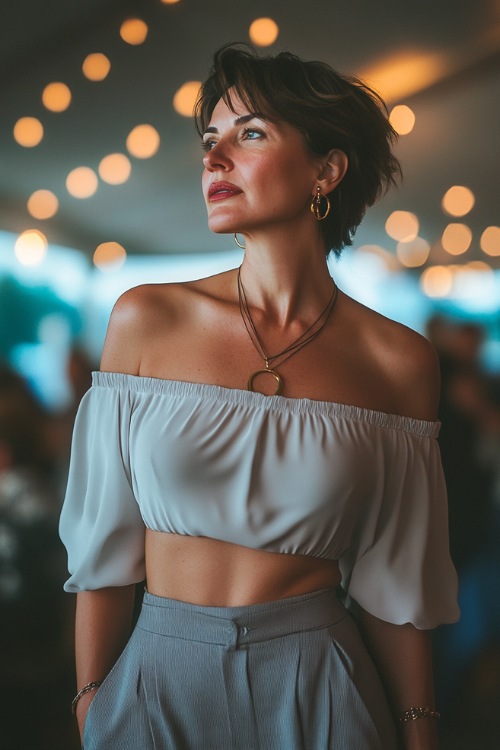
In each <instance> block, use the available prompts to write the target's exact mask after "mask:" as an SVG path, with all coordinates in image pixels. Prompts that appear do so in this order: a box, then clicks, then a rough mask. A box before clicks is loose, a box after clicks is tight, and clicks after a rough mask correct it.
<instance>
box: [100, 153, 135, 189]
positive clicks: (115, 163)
mask: <svg viewBox="0 0 500 750" xmlns="http://www.w3.org/2000/svg"><path fill="white" fill-rule="evenodd" d="M131 169H132V165H131V164H130V160H129V159H128V158H127V157H126V156H125V154H109V156H105V157H104V159H102V160H101V162H100V164H99V170H98V171H99V176H100V177H101V180H104V182H108V183H109V184H110V185H122V184H123V183H124V182H127V180H128V178H129V177H130V172H131Z"/></svg>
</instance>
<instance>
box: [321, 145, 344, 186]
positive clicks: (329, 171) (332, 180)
mask: <svg viewBox="0 0 500 750" xmlns="http://www.w3.org/2000/svg"><path fill="white" fill-rule="evenodd" d="M348 165H349V162H348V159H347V156H346V155H345V154H344V152H343V151H340V150H339V149H338V148H332V150H331V151H329V152H328V153H327V154H326V156H324V157H323V158H322V159H321V163H320V171H319V174H318V178H317V183H316V186H317V185H319V186H320V187H321V192H322V193H323V194H324V195H328V193H331V192H332V190H334V189H335V188H336V187H337V185H338V184H339V182H340V181H341V180H342V178H343V177H344V175H345V173H346V172H347V167H348Z"/></svg>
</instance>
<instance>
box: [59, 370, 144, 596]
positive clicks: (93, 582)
mask: <svg viewBox="0 0 500 750" xmlns="http://www.w3.org/2000/svg"><path fill="white" fill-rule="evenodd" d="M130 419H131V404H130V395H129V394H127V393H123V392H120V391H119V390H115V389H104V388H99V387H96V386H95V384H94V385H93V386H92V387H91V389H90V390H89V391H88V392H87V393H86V394H85V396H84V397H83V399H82V401H81V403H80V407H79V410H78V413H77V417H76V420H75V426H74V431H73V441H72V447H71V460H70V469H69V475H68V484H67V489H66V496H65V500H64V504H63V508H62V512H61V517H60V524H59V532H60V536H61V539H62V541H63V544H64V545H65V547H66V550H67V553H68V570H69V572H70V578H69V579H68V580H67V581H66V583H65V585H64V588H65V590H66V591H70V592H77V591H85V590H92V589H98V588H103V587H105V586H125V585H127V584H131V583H137V582H139V581H141V580H143V579H144V577H145V568H144V537H145V527H144V523H143V520H142V517H141V513H140V509H139V506H138V504H137V501H136V499H135V497H134V493H133V491H132V488H131V477H130V467H129V455H128V444H129V427H130Z"/></svg>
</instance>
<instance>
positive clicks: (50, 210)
mask: <svg viewBox="0 0 500 750" xmlns="http://www.w3.org/2000/svg"><path fill="white" fill-rule="evenodd" d="M27 208H28V211H29V213H30V214H31V215H32V216H33V218H34V219H51V218H52V217H53V216H55V215H56V213H57V211H58V209H59V201H58V200H57V197H56V196H55V195H54V193H53V192H52V191H51V190H35V192H34V193H32V194H31V195H30V197H29V198H28V203H27Z"/></svg>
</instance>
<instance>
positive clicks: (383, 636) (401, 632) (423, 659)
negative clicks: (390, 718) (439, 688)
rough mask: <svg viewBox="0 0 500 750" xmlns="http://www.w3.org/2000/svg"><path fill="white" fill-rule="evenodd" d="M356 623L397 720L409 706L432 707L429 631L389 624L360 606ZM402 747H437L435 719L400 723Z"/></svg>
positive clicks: (418, 749) (434, 749)
mask: <svg viewBox="0 0 500 750" xmlns="http://www.w3.org/2000/svg"><path fill="white" fill-rule="evenodd" d="M359 621H360V627H361V630H362V633H363V636H364V638H365V642H366V644H367V646H368V648H369V650H370V652H371V655H372V658H373V660H374V661H375V663H376V665H377V668H378V670H379V673H380V676H381V678H382V681H383V683H384V685H385V688H386V690H387V695H388V698H389V701H390V704H391V708H392V711H393V713H394V717H395V719H396V720H397V719H398V718H399V717H400V716H401V715H402V714H403V713H404V712H405V711H407V710H408V709H410V708H411V707H426V706H428V707H430V708H434V685H433V678H432V655H431V646H430V639H429V635H428V633H427V632H426V631H424V630H418V629H417V628H415V627H414V626H413V625H409V624H408V625H393V624H391V623H388V622H384V621H382V620H379V619H378V618H376V617H373V616H372V615H369V614H368V613H367V612H364V611H363V610H361V612H360V614H359ZM400 736H401V740H402V743H403V745H402V746H403V747H404V749H405V750H437V748H438V739H437V725H436V720H435V719H429V718H422V719H417V720H415V721H409V722H407V723H405V724H401V725H400Z"/></svg>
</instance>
